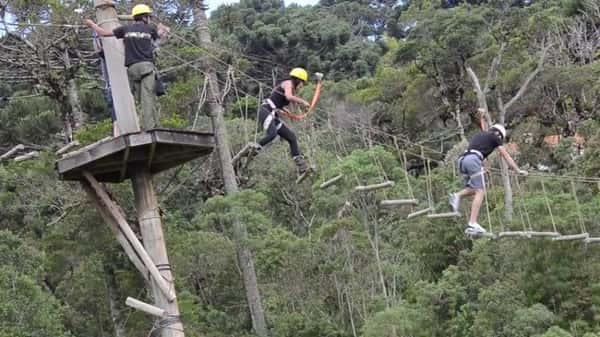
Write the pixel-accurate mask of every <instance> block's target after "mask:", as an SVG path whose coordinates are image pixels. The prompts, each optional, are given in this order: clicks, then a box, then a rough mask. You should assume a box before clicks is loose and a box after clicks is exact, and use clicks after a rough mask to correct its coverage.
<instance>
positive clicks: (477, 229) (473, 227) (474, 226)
mask: <svg viewBox="0 0 600 337" xmlns="http://www.w3.org/2000/svg"><path fill="white" fill-rule="evenodd" d="M465 233H467V234H483V233H487V231H486V230H485V228H483V227H481V226H480V225H479V224H478V223H476V222H475V223H470V224H469V225H468V227H467V229H465Z"/></svg>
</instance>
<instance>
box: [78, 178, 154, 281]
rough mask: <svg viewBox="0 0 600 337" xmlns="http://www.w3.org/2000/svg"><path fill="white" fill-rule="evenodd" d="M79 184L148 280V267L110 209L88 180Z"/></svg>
mask: <svg viewBox="0 0 600 337" xmlns="http://www.w3.org/2000/svg"><path fill="white" fill-rule="evenodd" d="M81 186H82V187H83V190H84V191H85V192H86V194H87V195H88V197H89V199H90V201H91V202H92V204H94V206H95V207H96V209H97V210H98V213H100V216H101V217H102V219H103V220H104V222H106V223H107V224H108V226H109V227H110V229H111V230H112V232H113V233H114V234H115V236H116V237H117V241H118V242H119V244H121V247H123V250H124V251H125V254H126V255H127V257H128V258H129V260H130V261H131V262H132V263H133V265H134V266H135V267H136V268H137V270H138V271H139V272H140V274H142V276H143V277H144V279H145V280H146V281H150V279H149V276H148V275H149V274H148V268H146V266H145V265H144V263H143V262H142V260H140V257H139V256H138V254H137V253H136V252H135V250H134V249H133V247H132V246H131V243H130V242H129V241H128V240H127V238H126V237H125V235H123V232H121V229H120V228H119V224H118V223H117V221H116V220H115V218H114V217H113V216H112V214H111V213H110V211H109V210H108V208H107V207H106V205H105V204H104V203H103V202H102V200H101V199H100V197H99V196H98V194H97V193H96V192H95V191H94V189H93V188H92V186H91V185H90V183H89V182H87V181H81Z"/></svg>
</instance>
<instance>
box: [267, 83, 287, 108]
mask: <svg viewBox="0 0 600 337" xmlns="http://www.w3.org/2000/svg"><path fill="white" fill-rule="evenodd" d="M281 83H283V82H281ZM269 98H270V99H271V101H273V104H275V106H276V107H277V109H281V108H283V107H284V106H287V105H289V104H290V101H288V99H287V98H285V91H284V90H283V86H282V85H281V84H279V85H278V86H277V87H276V88H275V89H273V92H271V97H269Z"/></svg>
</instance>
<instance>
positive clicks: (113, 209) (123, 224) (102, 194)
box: [83, 172, 175, 301]
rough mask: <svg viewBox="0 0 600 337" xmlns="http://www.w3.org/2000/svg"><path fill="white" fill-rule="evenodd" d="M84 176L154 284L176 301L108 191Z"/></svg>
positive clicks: (86, 174)
mask: <svg viewBox="0 0 600 337" xmlns="http://www.w3.org/2000/svg"><path fill="white" fill-rule="evenodd" d="M83 176H84V177H85V178H86V179H87V181H88V182H89V183H90V186H91V187H92V189H93V190H94V193H95V194H96V195H97V196H98V198H99V199H100V200H101V201H102V203H103V204H104V206H105V207H106V209H107V211H108V212H109V213H110V215H111V216H112V217H113V219H115V221H116V222H117V223H118V224H119V228H120V229H121V231H122V232H123V234H124V235H125V237H126V238H127V240H129V242H130V243H131V246H132V247H133V249H134V250H135V252H136V253H137V255H138V256H139V257H140V258H141V260H142V261H143V262H144V265H145V266H146V268H148V271H149V272H150V275H152V281H153V283H156V285H157V286H158V288H159V289H160V291H161V292H162V293H163V294H164V295H165V296H166V297H167V298H168V300H169V301H174V300H175V294H174V293H173V292H172V291H171V285H170V284H169V283H168V282H167V281H165V279H164V278H163V277H162V275H161V274H160V272H159V270H158V268H156V264H155V263H154V261H153V260H152V258H151V257H150V255H149V254H148V252H146V249H144V246H142V244H141V243H140V241H139V240H138V238H137V236H136V235H135V233H134V232H133V230H132V229H131V227H129V224H128V223H127V220H125V216H124V215H123V214H121V213H120V212H119V210H118V208H117V206H116V204H115V202H114V201H113V200H112V199H111V198H110V197H109V195H108V193H106V191H105V190H104V188H103V187H102V185H100V183H99V182H98V181H97V180H96V178H94V177H93V176H92V175H91V174H90V173H89V172H83Z"/></svg>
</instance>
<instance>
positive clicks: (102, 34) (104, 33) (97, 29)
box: [84, 19, 115, 37]
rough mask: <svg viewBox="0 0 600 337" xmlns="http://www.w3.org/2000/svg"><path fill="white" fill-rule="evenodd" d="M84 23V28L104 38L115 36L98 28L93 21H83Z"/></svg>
mask: <svg viewBox="0 0 600 337" xmlns="http://www.w3.org/2000/svg"><path fill="white" fill-rule="evenodd" d="M84 22H85V25H86V26H88V27H90V28H91V29H93V30H94V31H95V32H96V33H98V35H100V36H104V37H109V36H115V35H114V34H113V32H112V31H110V30H106V29H104V28H102V27H100V26H98V25H97V24H96V23H95V22H94V21H92V20H90V19H85V21H84Z"/></svg>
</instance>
